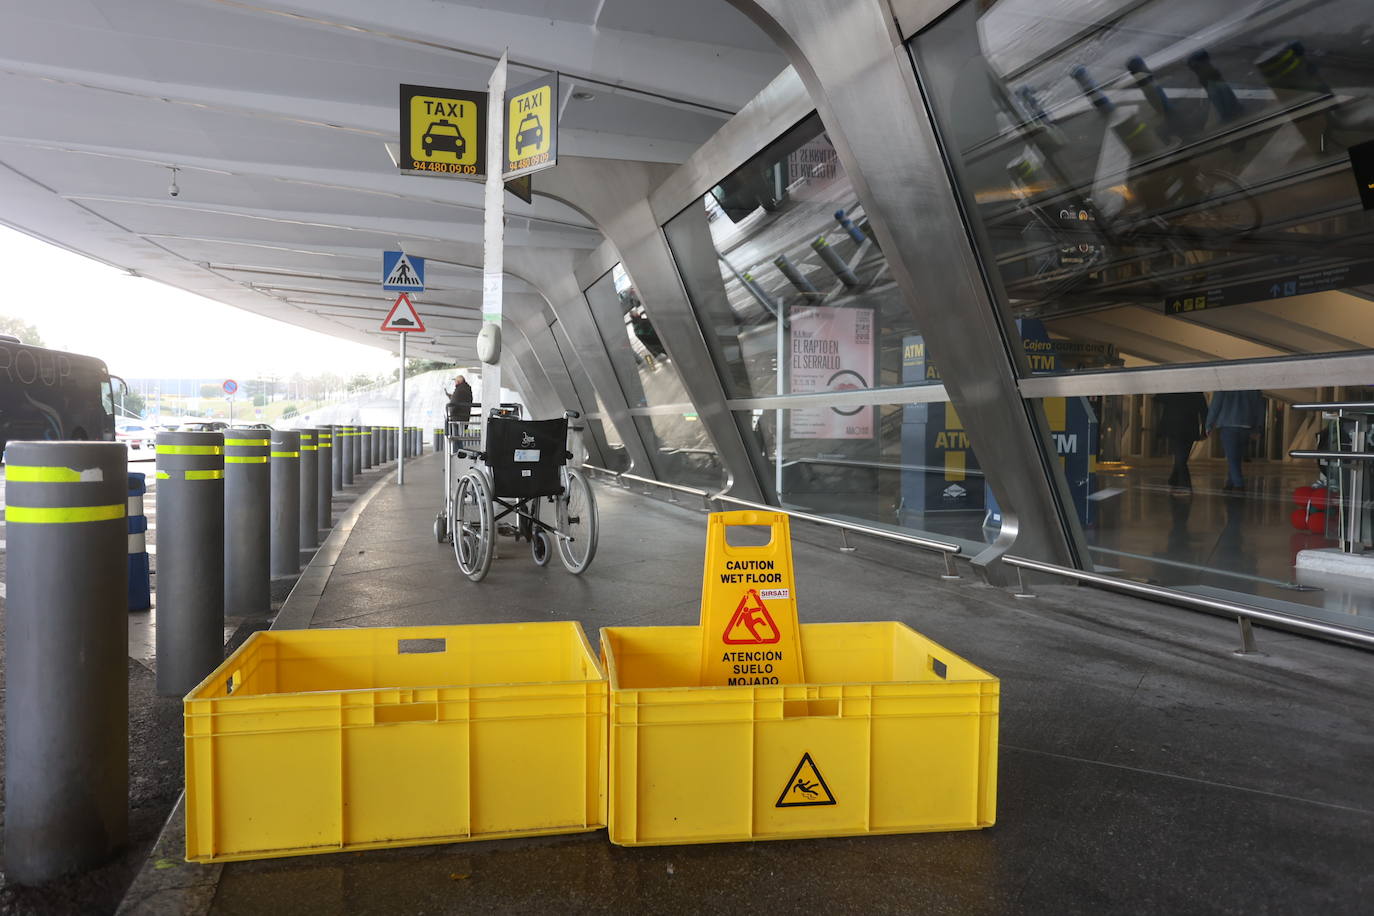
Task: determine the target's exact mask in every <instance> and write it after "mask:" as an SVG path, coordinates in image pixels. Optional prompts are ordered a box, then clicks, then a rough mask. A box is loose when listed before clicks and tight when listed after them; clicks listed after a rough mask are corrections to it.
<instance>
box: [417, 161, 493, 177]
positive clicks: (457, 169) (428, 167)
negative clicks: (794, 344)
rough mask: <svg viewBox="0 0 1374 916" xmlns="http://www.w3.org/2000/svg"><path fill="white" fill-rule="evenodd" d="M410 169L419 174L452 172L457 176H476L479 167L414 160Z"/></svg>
mask: <svg viewBox="0 0 1374 916" xmlns="http://www.w3.org/2000/svg"><path fill="white" fill-rule="evenodd" d="M410 167H411V168H412V169H414V170H415V171H417V172H451V173H453V174H455V175H476V174H477V166H475V165H458V164H455V163H452V162H420V161H419V160H414V161H412V162H411V165H410Z"/></svg>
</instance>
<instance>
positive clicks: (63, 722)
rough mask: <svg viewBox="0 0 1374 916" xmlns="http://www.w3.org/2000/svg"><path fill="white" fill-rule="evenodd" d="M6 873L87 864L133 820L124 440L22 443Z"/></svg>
mask: <svg viewBox="0 0 1374 916" xmlns="http://www.w3.org/2000/svg"><path fill="white" fill-rule="evenodd" d="M5 461H6V464H7V467H6V487H7V489H6V493H5V498H6V502H7V506H6V518H5V522H6V526H7V528H6V541H7V543H6V561H7V562H6V566H5V586H6V594H5V873H6V877H7V878H8V880H9V881H10V882H12V883H15V884H38V883H41V882H44V881H47V880H49V879H51V878H56V877H58V876H59V875H63V874H66V873H68V872H72V871H76V870H79V869H84V868H89V867H90V866H93V865H96V864H98V863H99V862H101V861H103V860H104V859H106V858H108V857H109V856H110V855H112V854H113V853H114V852H115V851H116V850H117V849H118V848H119V847H120V846H122V845H123V844H124V842H125V839H126V837H127V834H128V822H129V815H128V809H129V675H128V667H127V666H128V664H129V662H128V659H127V657H126V647H127V645H128V632H127V624H126V620H127V618H128V612H127V611H126V609H125V604H126V601H127V589H128V576H129V563H128V552H127V551H128V531H127V530H126V528H125V512H126V507H127V500H128V496H127V493H126V488H127V479H126V477H125V467H126V465H125V450H124V446H122V445H119V444H116V443H114V442H10V443H9V446H8V448H7V449H6V451H5Z"/></svg>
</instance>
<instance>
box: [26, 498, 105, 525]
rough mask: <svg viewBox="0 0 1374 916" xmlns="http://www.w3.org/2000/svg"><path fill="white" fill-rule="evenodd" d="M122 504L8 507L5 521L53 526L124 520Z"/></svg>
mask: <svg viewBox="0 0 1374 916" xmlns="http://www.w3.org/2000/svg"><path fill="white" fill-rule="evenodd" d="M126 508H127V507H126V506H125V504H124V503H119V504H118V505H114V506H65V507H53V508H45V507H40V506H16V505H13V504H11V505H9V506H7V507H6V508H5V521H6V522H9V523H14V524H20V525H55V524H66V523H70V522H108V521H110V520H111V519H116V518H124V513H125V510H126Z"/></svg>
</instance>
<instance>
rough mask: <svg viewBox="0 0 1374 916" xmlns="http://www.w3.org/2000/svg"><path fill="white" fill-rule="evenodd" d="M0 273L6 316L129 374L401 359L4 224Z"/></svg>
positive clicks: (379, 367)
mask: <svg viewBox="0 0 1374 916" xmlns="http://www.w3.org/2000/svg"><path fill="white" fill-rule="evenodd" d="M0 276H3V277H4V278H5V292H4V295H3V298H0V315H9V316H12V317H15V318H20V319H22V320H24V321H27V322H29V323H30V324H32V325H34V326H36V327H37V328H38V333H39V334H41V335H42V337H43V343H44V344H45V345H46V346H48V347H52V348H53V349H57V350H68V351H71V352H73V353H83V354H86V355H88V356H95V357H98V358H100V359H103V360H104V361H105V364H106V365H107V366H109V368H110V372H111V373H112V374H114V375H118V376H122V377H124V378H148V377H160V378H176V377H185V378H218V377H220V376H223V377H224V378H235V379H246V378H254V377H260V376H266V375H282V376H290V375H292V374H294V373H296V372H300V373H301V374H302V375H305V376H311V375H316V374H318V373H321V372H334V373H337V374H339V375H342V376H345V377H347V376H351V375H354V374H356V373H359V372H362V373H366V374H368V375H375V374H377V373H379V372H390V371H391V370H392V369H394V368H396V364H397V357H396V355H395V354H394V353H391V352H389V351H387V350H383V349H380V348H376V347H367V346H363V345H362V344H357V343H353V342H351V341H347V340H342V339H340V338H337V337H331V336H329V335H327V334H320V333H318V332H316V331H308V330H306V329H304V328H298V327H295V326H294V325H290V324H286V323H285V322H281V321H273V320H272V319H270V318H264V317H263V316H261V315H256V314H254V313H252V312H246V311H243V310H242V309H236V308H233V307H232V306H228V305H222V304H220V303H218V302H215V301H213V300H210V299H206V298H203V297H201V296H197V295H195V294H193V293H188V292H186V291H184V290H180V289H176V288H174V287H171V286H166V285H165V284H162V283H157V282H155V281H153V280H148V279H145V278H143V277H131V276H129V275H128V274H125V273H124V272H122V271H119V270H116V269H115V268H113V267H109V266H107V265H105V264H101V263H99V262H98V261H92V260H91V259H89V258H85V257H82V256H81V255H78V254H72V253H71V252H69V251H66V250H64V249H61V248H57V247H56V246H53V245H49V244H48V243H46V242H40V241H38V240H37V239H34V238H31V237H29V236H27V235H24V234H23V233H20V232H16V231H14V230H13V229H9V228H7V227H5V226H0ZM379 295H380V290H379Z"/></svg>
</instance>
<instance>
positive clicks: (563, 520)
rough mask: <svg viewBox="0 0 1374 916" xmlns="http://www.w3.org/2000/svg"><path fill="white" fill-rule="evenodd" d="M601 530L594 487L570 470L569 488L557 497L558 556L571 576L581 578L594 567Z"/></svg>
mask: <svg viewBox="0 0 1374 916" xmlns="http://www.w3.org/2000/svg"><path fill="white" fill-rule="evenodd" d="M598 527H599V524H598V520H597V515H596V497H595V496H594V495H593V494H592V486H591V484H589V483H587V478H585V477H583V476H582V472H581V471H579V470H577V469H576V468H571V467H570V468H568V487H567V489H566V490H565V491H564V492H563V494H562V495H561V496H559V497H558V556H559V559H561V560H562V561H563V565H564V566H566V567H567V569H568V572H570V573H573V574H574V575H578V574H580V573H582V572H583V571H584V570H586V568H587V567H588V566H590V565H592V558H593V557H595V556H596V537H597V528H598Z"/></svg>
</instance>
